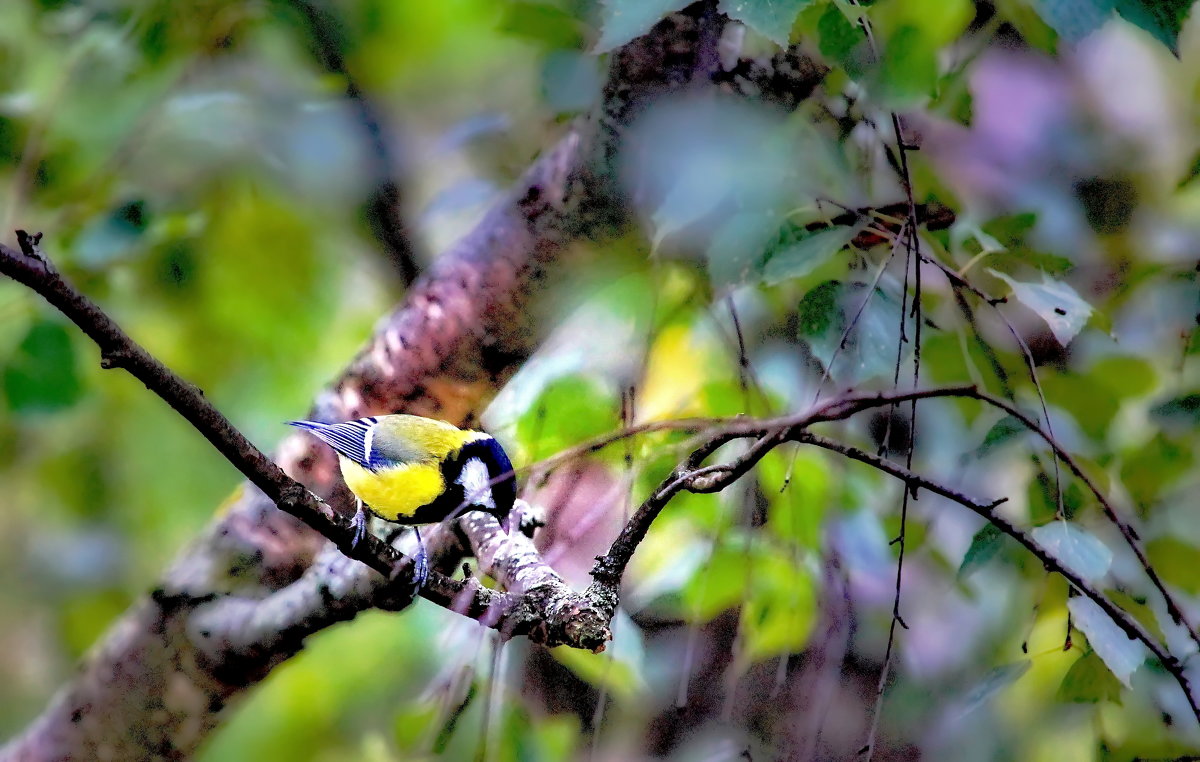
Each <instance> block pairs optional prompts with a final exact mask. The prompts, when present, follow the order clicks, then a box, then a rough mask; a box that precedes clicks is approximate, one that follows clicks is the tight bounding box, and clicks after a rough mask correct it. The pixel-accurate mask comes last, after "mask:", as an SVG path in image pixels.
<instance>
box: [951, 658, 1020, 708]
mask: <svg viewBox="0 0 1200 762" xmlns="http://www.w3.org/2000/svg"><path fill="white" fill-rule="evenodd" d="M1032 664H1033V662H1031V661H1030V660H1029V659H1024V660H1022V661H1018V662H1013V663H1012V664H1005V665H1003V666H1000V667H996V668H995V669H993V670H992V671H991V672H988V673H987V674H986V675H984V677H983V679H982V680H980V681H979V683H978V684H977V685H976V686H975V687H974V688H972V689H971V692H970V693H968V694H967V695H966V697H965V698H964V699H963V705H962V709H961V710H960V711H959V717H964V716H966V715H968V714H970V713H971V712H973V711H975V710H976V709H978V708H979V707H980V706H982V705H983V704H984V703H986V702H987V700H988V699H990V698H991V697H992V696H995V695H996V694H997V693H999V692H1000V691H1002V690H1004V689H1005V688H1007V687H1008V686H1010V685H1012V684H1013V683H1015V682H1016V681H1017V680H1020V679H1021V676H1022V675H1024V674H1025V673H1026V672H1028V671H1029V667H1030V666H1032Z"/></svg>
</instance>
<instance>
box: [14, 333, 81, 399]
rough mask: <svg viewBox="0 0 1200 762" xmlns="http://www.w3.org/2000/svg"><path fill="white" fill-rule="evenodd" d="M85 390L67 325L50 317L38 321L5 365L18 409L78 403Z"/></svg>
mask: <svg viewBox="0 0 1200 762" xmlns="http://www.w3.org/2000/svg"><path fill="white" fill-rule="evenodd" d="M82 394H83V388H82V385H81V384H80V381H79V375H78V373H77V372H76V370H75V352H74V350H73V349H72V347H71V336H70V334H68V333H67V329H66V328H65V327H64V326H63V325H62V324H60V323H57V322H52V321H50V320H38V321H36V322H34V323H33V324H32V325H31V326H29V330H28V331H27V332H26V333H25V338H23V339H22V340H21V343H20V344H19V345H18V346H17V350H16V352H14V353H13V356H12V357H11V358H9V362H8V364H7V365H6V366H5V368H4V396H5V399H6V400H7V402H8V407H9V409H10V410H12V411H13V412H16V413H48V412H54V411H56V410H62V409H64V408H67V407H70V406H71V405H74V404H75V403H76V402H78V401H79V398H80V397H81V396H82Z"/></svg>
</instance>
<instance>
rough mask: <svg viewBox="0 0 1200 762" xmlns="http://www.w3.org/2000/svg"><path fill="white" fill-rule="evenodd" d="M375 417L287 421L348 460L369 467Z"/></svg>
mask: <svg viewBox="0 0 1200 762" xmlns="http://www.w3.org/2000/svg"><path fill="white" fill-rule="evenodd" d="M376 423H377V419H376V418H359V419H358V420H357V421H345V422H344V423H319V422H317V421H288V425H289V426H295V427H296V428H298V429H304V430H305V431H308V432H310V433H312V435H313V436H315V437H316V438H317V439H320V440H321V441H322V442H324V443H325V444H327V445H329V446H330V447H332V448H333V449H335V450H337V452H338V453H339V454H340V455H343V456H345V457H347V458H349V459H350V460H352V461H354V462H355V463H358V464H360V465H362V466H363V467H370V464H371V438H372V437H371V435H372V429H373V428H374V427H375V424H376Z"/></svg>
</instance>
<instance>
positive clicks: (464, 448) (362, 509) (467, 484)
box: [288, 414, 517, 589]
mask: <svg viewBox="0 0 1200 762" xmlns="http://www.w3.org/2000/svg"><path fill="white" fill-rule="evenodd" d="M288 425H289V426H295V427H296V428H299V429H303V430H304V431H307V432H309V433H310V434H312V435H313V436H315V437H316V438H317V439H319V440H321V441H322V442H324V443H325V444H327V445H329V446H330V447H332V448H333V450H334V452H336V453H337V456H338V464H339V465H340V466H341V470H342V478H343V479H344V480H345V482H346V486H347V487H349V488H350V491H351V492H352V493H354V497H355V512H354V520H353V522H352V526H353V528H354V537H353V539H352V541H351V548H354V547H356V546H357V545H358V543H359V542H361V541H362V539H363V537H365V536H366V533H367V513H368V512H370V513H371V514H373V515H375V516H378V517H379V518H381V519H384V520H385V521H390V522H393V523H396V524H411V525H417V524H432V523H437V522H440V521H444V520H445V519H448V518H453V517H455V516H457V515H458V514H459V512H461V511H463V510H483V511H485V512H487V513H491V514H492V515H494V516H496V518H498V519H501V520H503V519H504V517H505V516H507V515H508V513H509V511H511V510H512V507H513V502H514V501H515V500H516V497H517V485H516V478H515V475H514V473H513V467H512V463H511V462H510V461H509V459H508V455H507V454H506V453H505V452H504V448H503V447H501V446H500V443H499V442H498V441H496V439H495V438H494V437H492V436H491V435H490V434H487V433H485V432H482V431H475V430H472V429H460V428H458V427H457V426H454V425H452V424H450V423H446V422H445V421H439V420H436V419H433V418H424V417H422V416H418V415H402V414H394V415H379V416H369V417H367V418H359V419H357V420H353V421H343V422H340V423H322V422H320V421H288ZM414 530H415V531H416V534H417V544H418V552H417V559H416V561H417V564H416V569H415V579H414V583H415V585H416V586H417V589H420V588H421V586H422V585H423V584H424V582H425V579H426V577H427V576H428V571H429V567H428V556H427V554H426V552H425V544H424V542H422V540H421V533H420V530H419V529H415V526H414Z"/></svg>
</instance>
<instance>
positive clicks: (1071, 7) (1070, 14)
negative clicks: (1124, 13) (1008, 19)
mask: <svg viewBox="0 0 1200 762" xmlns="http://www.w3.org/2000/svg"><path fill="white" fill-rule="evenodd" d="M1034 7H1035V8H1037V12H1038V15H1039V16H1041V17H1042V20H1043V21H1045V22H1046V23H1047V24H1049V25H1050V27H1051V28H1053V29H1054V31H1056V32H1058V36H1059V37H1061V38H1063V39H1064V40H1066V41H1067V42H1071V43H1074V42H1079V41H1080V40H1082V39H1083V38H1084V37H1087V36H1088V35H1089V34H1091V33H1092V32H1094V31H1096V30H1097V29H1099V28H1100V27H1101V26H1102V25H1103V24H1104V22H1105V21H1107V20H1108V19H1110V18H1112V15H1113V10H1114V9H1115V7H1116V3H1115V2H1114V0H1034Z"/></svg>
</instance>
